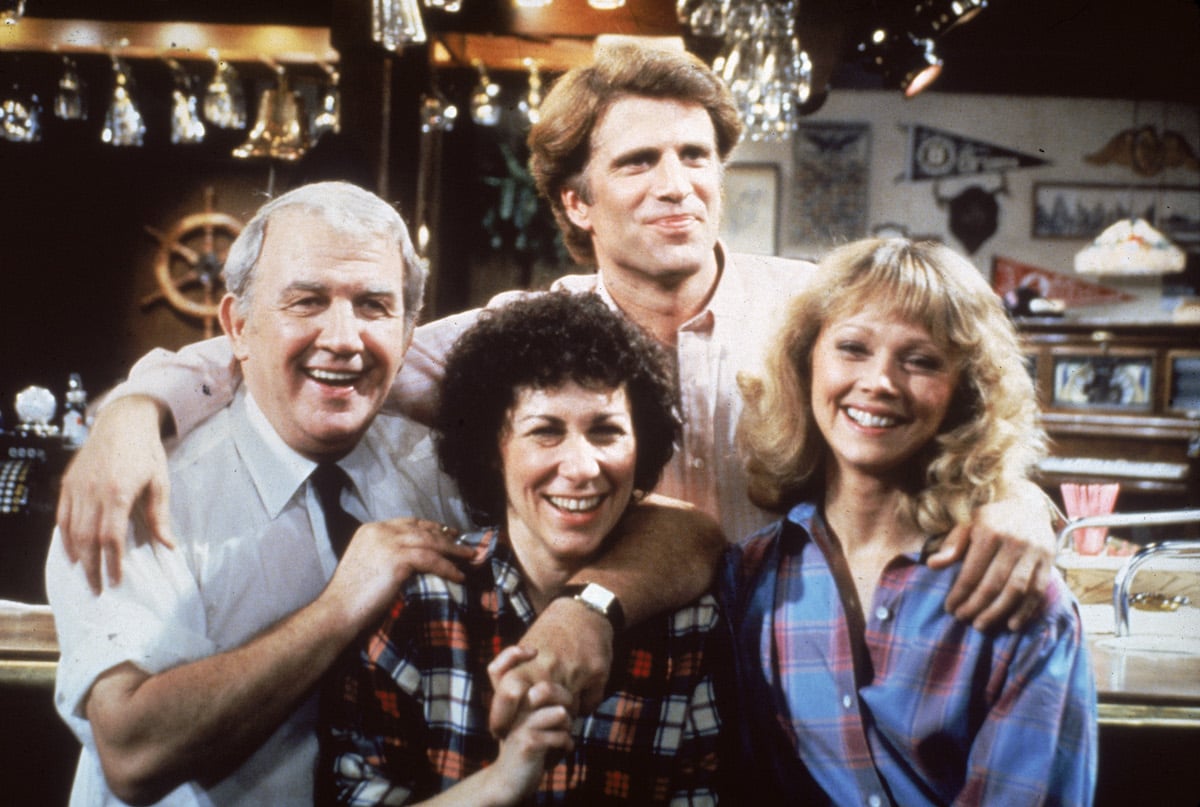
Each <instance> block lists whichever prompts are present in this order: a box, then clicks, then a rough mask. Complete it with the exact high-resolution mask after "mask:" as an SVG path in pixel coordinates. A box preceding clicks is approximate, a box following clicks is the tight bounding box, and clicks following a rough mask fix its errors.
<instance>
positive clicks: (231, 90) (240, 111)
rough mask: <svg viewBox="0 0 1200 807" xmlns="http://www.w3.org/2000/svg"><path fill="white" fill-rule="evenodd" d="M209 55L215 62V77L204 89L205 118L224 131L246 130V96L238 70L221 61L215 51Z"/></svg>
mask: <svg viewBox="0 0 1200 807" xmlns="http://www.w3.org/2000/svg"><path fill="white" fill-rule="evenodd" d="M208 55H209V57H210V58H211V59H212V60H213V77H212V80H211V81H210V82H209V83H208V86H207V87H205V88H204V104H203V107H204V117H205V118H207V119H208V121H209V123H211V124H212V125H213V126H218V127H220V128H222V129H245V128H246V94H245V92H244V91H243V90H242V81H241V79H240V78H239V77H238V73H237V70H235V69H234V67H233V65H232V64H230V63H229V62H224V61H221V59H220V56H219V55H218V53H217V51H216V50H215V49H214V50H210V51H209V52H208Z"/></svg>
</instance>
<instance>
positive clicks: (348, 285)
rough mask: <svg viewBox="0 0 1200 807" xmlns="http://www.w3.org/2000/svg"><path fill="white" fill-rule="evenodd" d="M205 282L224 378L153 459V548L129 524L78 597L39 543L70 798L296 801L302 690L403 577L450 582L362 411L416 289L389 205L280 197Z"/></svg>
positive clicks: (440, 546) (398, 340) (425, 463)
mask: <svg viewBox="0 0 1200 807" xmlns="http://www.w3.org/2000/svg"><path fill="white" fill-rule="evenodd" d="M226 280H227V284H228V288H229V293H228V294H227V295H226V296H225V297H224V298H223V299H222V301H221V304H220V320H221V326H222V328H223V329H224V331H225V333H226V335H227V336H228V337H229V339H230V341H231V344H232V345H233V350H234V355H235V356H236V359H237V362H238V364H239V366H240V368H241V371H242V377H243V379H244V381H245V383H244V385H243V386H242V388H241V389H239V391H238V393H237V395H236V396H235V397H234V399H233V401H232V402H231V403H229V404H228V405H227V406H225V407H224V408H222V409H221V410H220V411H219V412H217V413H216V414H215V415H214V416H213V417H211V418H209V419H208V420H207V421H205V423H204V424H202V425H201V426H199V427H198V428H197V429H195V430H194V431H193V432H191V433H190V434H188V435H187V436H186V437H185V438H183V439H182V440H181V441H179V443H178V444H177V445H176V446H174V447H173V448H172V449H171V450H170V452H169V456H168V463H169V469H170V484H171V487H172V490H173V491H174V495H173V496H172V497H171V510H170V520H171V531H172V534H173V536H174V541H175V546H174V547H173V548H167V547H164V546H163V545H162V544H161V543H159V542H156V541H154V540H150V539H149V538H148V534H147V529H146V528H145V526H144V525H142V524H139V523H133V524H131V525H130V527H129V534H130V536H131V540H130V542H129V550H128V554H127V556H126V558H125V563H124V572H125V573H124V577H123V580H122V581H121V583H120V584H119V585H116V586H112V587H109V588H108V589H107V590H106V591H104V592H103V593H102V594H101V595H100V596H98V597H97V596H95V595H94V593H93V591H92V589H91V587H90V586H89V582H88V580H87V577H86V574H85V571H84V570H83V569H82V568H81V567H80V566H79V565H78V564H72V563H70V561H69V560H68V557H67V554H66V551H65V549H64V546H63V539H62V536H61V535H60V534H58V533H57V532H56V534H55V537H54V540H53V543H52V546H51V550H50V556H49V559H48V561H47V569H46V582H47V589H48V591H49V595H50V602H51V605H52V606H53V609H54V615H55V623H56V626H57V629H58V636H59V644H60V647H61V651H62V660H61V662H60V665H59V674H58V681H57V689H56V693H55V699H56V704H57V707H58V709H59V711H60V712H61V714H62V716H63V718H64V719H65V720H66V721H67V723H68V724H69V725H70V727H71V729H72V730H73V731H74V732H75V734H76V736H77V737H78V738H79V739H80V741H81V742H82V743H83V753H82V756H81V759H80V763H79V769H78V771H77V775H76V779H75V786H74V789H73V792H72V804H88V805H103V804H115V803H118V801H117V800H118V799H120V800H122V801H127V802H135V803H159V804H169V805H202V804H204V805H207V804H213V803H217V804H246V805H256V806H257V805H265V804H310V803H311V802H312V777H313V764H314V761H315V758H316V740H315V735H314V732H313V726H314V723H315V713H316V705H315V698H314V697H313V694H312V693H313V690H314V684H316V682H317V681H318V680H319V678H320V677H321V675H322V674H323V672H324V671H325V670H326V669H327V668H328V667H329V665H330V664H331V663H332V662H333V661H334V659H335V658H337V656H338V655H339V654H340V653H341V652H342V651H343V649H344V648H345V647H346V646H347V645H348V644H349V643H350V642H351V640H352V639H354V637H355V636H357V635H358V634H359V633H360V632H361V631H362V630H364V629H365V628H368V627H371V626H372V625H374V623H375V622H377V621H378V620H379V619H380V618H381V616H382V613H381V612H382V610H383V609H384V608H385V607H386V605H387V603H389V602H390V601H391V600H392V599H393V598H394V596H395V594H396V592H397V591H398V589H399V587H400V585H401V584H402V583H403V582H404V581H405V580H406V579H407V578H408V577H409V576H410V575H411V574H413V573H415V572H432V573H435V574H439V575H442V576H445V577H447V578H450V579H461V572H460V571H459V569H458V567H457V566H456V565H455V563H454V562H453V561H454V560H455V559H460V558H463V557H464V556H466V555H469V552H467V551H466V550H464V549H461V548H459V547H457V546H456V544H455V541H454V531H453V530H452V529H448V528H443V527H441V526H439V525H440V524H451V525H465V523H466V522H465V513H464V512H463V511H462V508H461V506H459V505H458V500H457V498H456V495H455V493H454V490H453V486H452V485H450V484H449V483H448V482H446V481H445V480H443V479H442V478H441V477H440V475H439V474H438V473H437V471H436V468H437V466H436V462H435V461H433V460H432V453H431V450H432V449H431V445H430V442H429V440H428V439H427V434H426V433H425V431H424V429H423V428H420V427H416V426H414V425H413V424H412V423H411V422H409V421H407V420H403V419H401V418H399V417H396V416H390V415H378V413H379V409H380V406H381V405H382V403H383V401H384V398H385V397H386V396H387V393H388V390H389V389H390V388H391V386H392V383H393V381H394V379H395V376H396V373H397V372H398V371H399V369H400V366H401V364H402V362H403V358H404V353H405V350H406V349H407V347H408V344H409V342H410V340H411V338H412V333H413V327H414V324H415V322H416V317H417V314H418V312H419V310H420V304H421V294H422V291H423V287H424V283H425V270H424V268H423V265H422V263H421V262H420V261H419V260H418V258H417V256H416V254H415V252H414V251H413V247H412V243H411V240H410V238H409V235H408V231H407V228H406V227H405V225H404V222H403V221H402V220H401V219H400V216H399V215H398V214H397V213H396V211H395V210H393V209H392V208H391V207H390V206H389V205H388V204H386V203H385V202H384V201H383V200H381V199H379V198H378V197H376V196H375V195H373V194H371V193H368V192H367V191H364V190H361V189H359V188H356V187H354V186H352V185H348V184H345V183H318V184H314V185H307V186H304V187H301V188H299V189H297V190H294V191H292V192H290V193H287V194H285V195H283V196H280V197H279V198H277V199H275V200H273V201H271V202H269V203H268V204H266V205H264V206H263V207H262V208H261V209H260V210H259V212H258V214H257V215H256V216H255V217H254V219H253V220H252V221H251V222H250V223H249V224H248V225H247V227H246V228H245V230H244V231H243V232H242V233H241V235H240V236H239V237H238V239H237V240H236V241H235V242H234V244H233V246H232V247H231V248H230V252H229V258H228V261H227V264H226ZM377 415H378V416H377ZM326 480H331V481H328V482H327V481H326ZM339 488H340V489H339ZM419 516H423V517H425V518H428V519H432V520H428V521H427V520H422V519H420V518H418V517H419ZM381 519H391V520H389V521H382V523H372V524H368V525H366V526H363V527H361V528H359V529H357V531H354V527H356V526H357V525H358V524H359V523H360V522H366V521H371V522H378V521H380V520H381ZM434 520H436V523H435V521H434ZM339 557H340V562H339Z"/></svg>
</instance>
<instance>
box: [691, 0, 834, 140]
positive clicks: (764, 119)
mask: <svg viewBox="0 0 1200 807" xmlns="http://www.w3.org/2000/svg"><path fill="white" fill-rule="evenodd" d="M676 11H677V13H678V15H679V19H680V21H681V22H684V23H685V24H687V25H688V27H689V28H690V29H691V32H692V33H693V34H695V35H696V36H710V37H714V36H715V37H721V38H723V40H724V43H723V45H722V48H721V51H720V53H719V54H718V56H717V57H716V59H714V60H713V70H714V71H715V72H716V73H717V75H719V76H720V77H721V78H722V79H723V80H724V81H725V83H726V84H727V85H728V86H729V90H730V92H732V93H733V98H734V101H735V102H736V103H737V106H738V110H739V111H740V112H741V117H742V123H743V124H744V125H745V127H746V134H747V136H748V137H749V138H750V139H751V140H761V141H781V140H785V139H787V138H788V137H789V136H790V135H791V133H792V131H793V129H794V128H795V124H796V119H797V118H798V117H799V113H798V109H799V108H800V107H802V106H803V105H804V104H805V103H806V102H807V101H808V99H809V96H810V95H811V93H812V60H811V59H810V58H809V56H808V54H807V53H806V52H805V51H804V50H803V49H802V48H801V46H800V39H799V37H798V36H797V35H796V2H795V0H787V2H782V3H781V2H763V1H762V0H679V2H678V3H677V4H676Z"/></svg>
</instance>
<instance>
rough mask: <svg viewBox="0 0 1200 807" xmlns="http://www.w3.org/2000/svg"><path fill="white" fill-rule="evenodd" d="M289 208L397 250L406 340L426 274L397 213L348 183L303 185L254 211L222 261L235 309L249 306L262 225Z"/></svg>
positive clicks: (417, 311)
mask: <svg viewBox="0 0 1200 807" xmlns="http://www.w3.org/2000/svg"><path fill="white" fill-rule="evenodd" d="M294 208H299V209H302V210H305V211H307V212H310V213H315V214H317V215H318V216H320V217H321V218H322V219H323V220H324V221H325V222H326V223H327V224H329V225H330V226H332V227H333V228H334V229H335V230H337V231H338V232H339V233H345V234H347V235H353V236H357V237H360V238H363V239H367V238H382V239H387V240H388V241H391V242H393V243H395V244H396V245H397V246H398V247H399V248H400V257H401V258H402V259H403V261H404V290H403V295H404V331H405V336H406V337H407V336H408V335H410V334H411V333H412V330H413V328H414V327H415V326H416V322H417V316H418V315H419V314H420V313H421V302H422V298H423V295H424V293H425V278H426V275H427V274H428V269H427V268H426V266H425V262H424V261H422V260H421V259H420V257H418V256H417V251H416V249H415V248H414V247H413V243H412V238H410V237H409V234H408V227H407V226H405V224H404V220H403V219H402V218H400V214H399V213H397V212H396V210H395V209H394V208H393V207H392V206H391V205H389V204H388V203H387V202H385V201H383V200H382V199H380V198H379V197H378V196H376V195H375V194H373V193H371V192H370V191H366V190H363V189H362V188H360V187H358V186H357V185H351V184H350V183H349V182H314V183H312V184H310V185H302V186H300V187H299V188H296V189H295V190H292V191H288V192H287V193H285V194H283V195H282V196H279V197H276V198H275V199H272V200H271V201H269V202H267V203H266V204H265V205H263V206H262V207H260V208H259V209H258V212H257V213H255V214H254V218H252V219H250V221H249V222H248V223H247V224H246V226H245V227H244V228H243V229H242V231H241V233H240V234H239V235H238V237H237V238H236V239H235V240H234V242H233V244H231V245H230V247H229V254H228V255H227V256H226V258H225V270H224V274H225V288H226V289H228V290H229V293H230V294H232V295H233V296H234V297H236V298H237V305H238V308H239V310H241V311H242V312H243V313H244V312H245V311H246V309H247V307H248V306H249V303H250V296H251V294H252V292H253V285H254V267H255V265H256V264H257V263H258V258H259V255H260V254H261V253H262V245H263V241H264V240H265V238H266V235H267V225H268V224H269V222H270V220H271V218H272V217H273V216H274V215H275V214H276V213H278V212H280V211H281V210H287V209H294Z"/></svg>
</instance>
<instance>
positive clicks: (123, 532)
mask: <svg viewBox="0 0 1200 807" xmlns="http://www.w3.org/2000/svg"><path fill="white" fill-rule="evenodd" d="M161 420H162V410H161V409H160V406H159V404H158V403H157V402H155V401H154V400H153V399H151V398H147V397H143V396H136V395H135V396H130V397H128V398H120V399H118V400H115V401H113V402H111V403H110V404H108V405H107V406H105V407H104V408H103V409H102V410H101V411H100V413H99V415H97V417H96V422H95V424H94V425H93V427H92V430H91V433H90V434H89V435H88V439H87V442H86V443H84V445H83V447H82V448H80V449H79V451H78V453H77V454H76V455H75V458H74V459H73V460H72V461H71V464H70V465H69V466H68V467H67V472H66V474H65V475H64V476H63V480H62V491H61V493H60V494H59V499H58V512H57V521H58V527H59V530H60V531H61V533H62V538H63V547H64V549H65V550H66V553H67V557H68V558H70V560H71V562H72V563H74V562H79V563H81V564H82V565H83V569H84V573H85V575H86V576H87V580H88V585H89V586H91V588H92V591H94V592H95V593H96V594H99V593H100V591H101V590H102V588H103V586H104V575H103V571H104V570H107V572H108V575H107V576H108V582H109V584H110V585H116V584H118V583H120V582H121V562H122V559H123V557H124V554H125V542H126V539H127V536H128V535H129V522H130V519H131V518H134V517H136V518H141V519H143V520H144V522H145V527H146V534H147V535H149V536H150V539H151V540H153V541H157V542H158V543H161V544H162V545H164V546H166V547H168V548H173V547H174V540H173V536H172V534H171V515H170V509H169V505H168V495H169V492H170V482H169V477H168V472H167V455H166V451H165V450H164V449H163V444H162V437H161V435H160V422H161ZM135 508H136V511H135Z"/></svg>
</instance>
